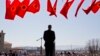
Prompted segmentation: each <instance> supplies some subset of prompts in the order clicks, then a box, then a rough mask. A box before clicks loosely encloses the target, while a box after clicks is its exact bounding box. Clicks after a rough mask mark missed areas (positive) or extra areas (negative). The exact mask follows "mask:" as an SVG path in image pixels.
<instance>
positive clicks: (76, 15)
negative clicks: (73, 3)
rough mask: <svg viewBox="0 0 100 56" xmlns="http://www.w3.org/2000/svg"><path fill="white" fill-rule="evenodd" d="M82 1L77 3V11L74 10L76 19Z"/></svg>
mask: <svg viewBox="0 0 100 56" xmlns="http://www.w3.org/2000/svg"><path fill="white" fill-rule="evenodd" d="M83 2H84V0H81V2H80V3H79V5H78V7H77V10H76V13H75V16H76V17H77V14H78V11H79V9H80V7H81V6H82V4H83Z"/></svg>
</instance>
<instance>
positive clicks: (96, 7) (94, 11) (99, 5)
mask: <svg viewBox="0 0 100 56" xmlns="http://www.w3.org/2000/svg"><path fill="white" fill-rule="evenodd" d="M99 9H100V1H98V2H96V3H95V4H94V6H93V7H92V12H93V13H96V12H97V11H98V10H99Z"/></svg>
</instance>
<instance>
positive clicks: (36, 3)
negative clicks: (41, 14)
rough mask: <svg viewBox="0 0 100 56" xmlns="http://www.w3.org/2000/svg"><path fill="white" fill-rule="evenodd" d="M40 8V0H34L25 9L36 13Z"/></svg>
mask: <svg viewBox="0 0 100 56" xmlns="http://www.w3.org/2000/svg"><path fill="white" fill-rule="evenodd" d="M39 10H40V2H39V0H34V1H33V2H32V3H31V4H30V5H29V7H28V9H27V11H29V12H32V13H36V12H38V11H39Z"/></svg>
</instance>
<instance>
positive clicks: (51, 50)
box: [43, 25, 55, 56]
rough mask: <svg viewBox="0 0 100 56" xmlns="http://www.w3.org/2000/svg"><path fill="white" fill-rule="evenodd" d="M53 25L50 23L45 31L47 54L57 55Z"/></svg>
mask: <svg viewBox="0 0 100 56" xmlns="http://www.w3.org/2000/svg"><path fill="white" fill-rule="evenodd" d="M51 28H52V26H51V25H48V30H46V31H45V32H44V36H43V39H44V41H45V55H46V56H55V32H54V31H52V30H51Z"/></svg>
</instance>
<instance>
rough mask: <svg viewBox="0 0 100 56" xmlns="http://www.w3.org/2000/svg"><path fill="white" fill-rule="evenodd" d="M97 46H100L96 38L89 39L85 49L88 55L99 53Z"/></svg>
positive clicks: (94, 55)
mask: <svg viewBox="0 0 100 56" xmlns="http://www.w3.org/2000/svg"><path fill="white" fill-rule="evenodd" d="M99 48H100V47H99V40H98V39H92V40H89V42H88V44H87V50H88V52H89V55H90V56H97V54H98V53H99Z"/></svg>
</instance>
